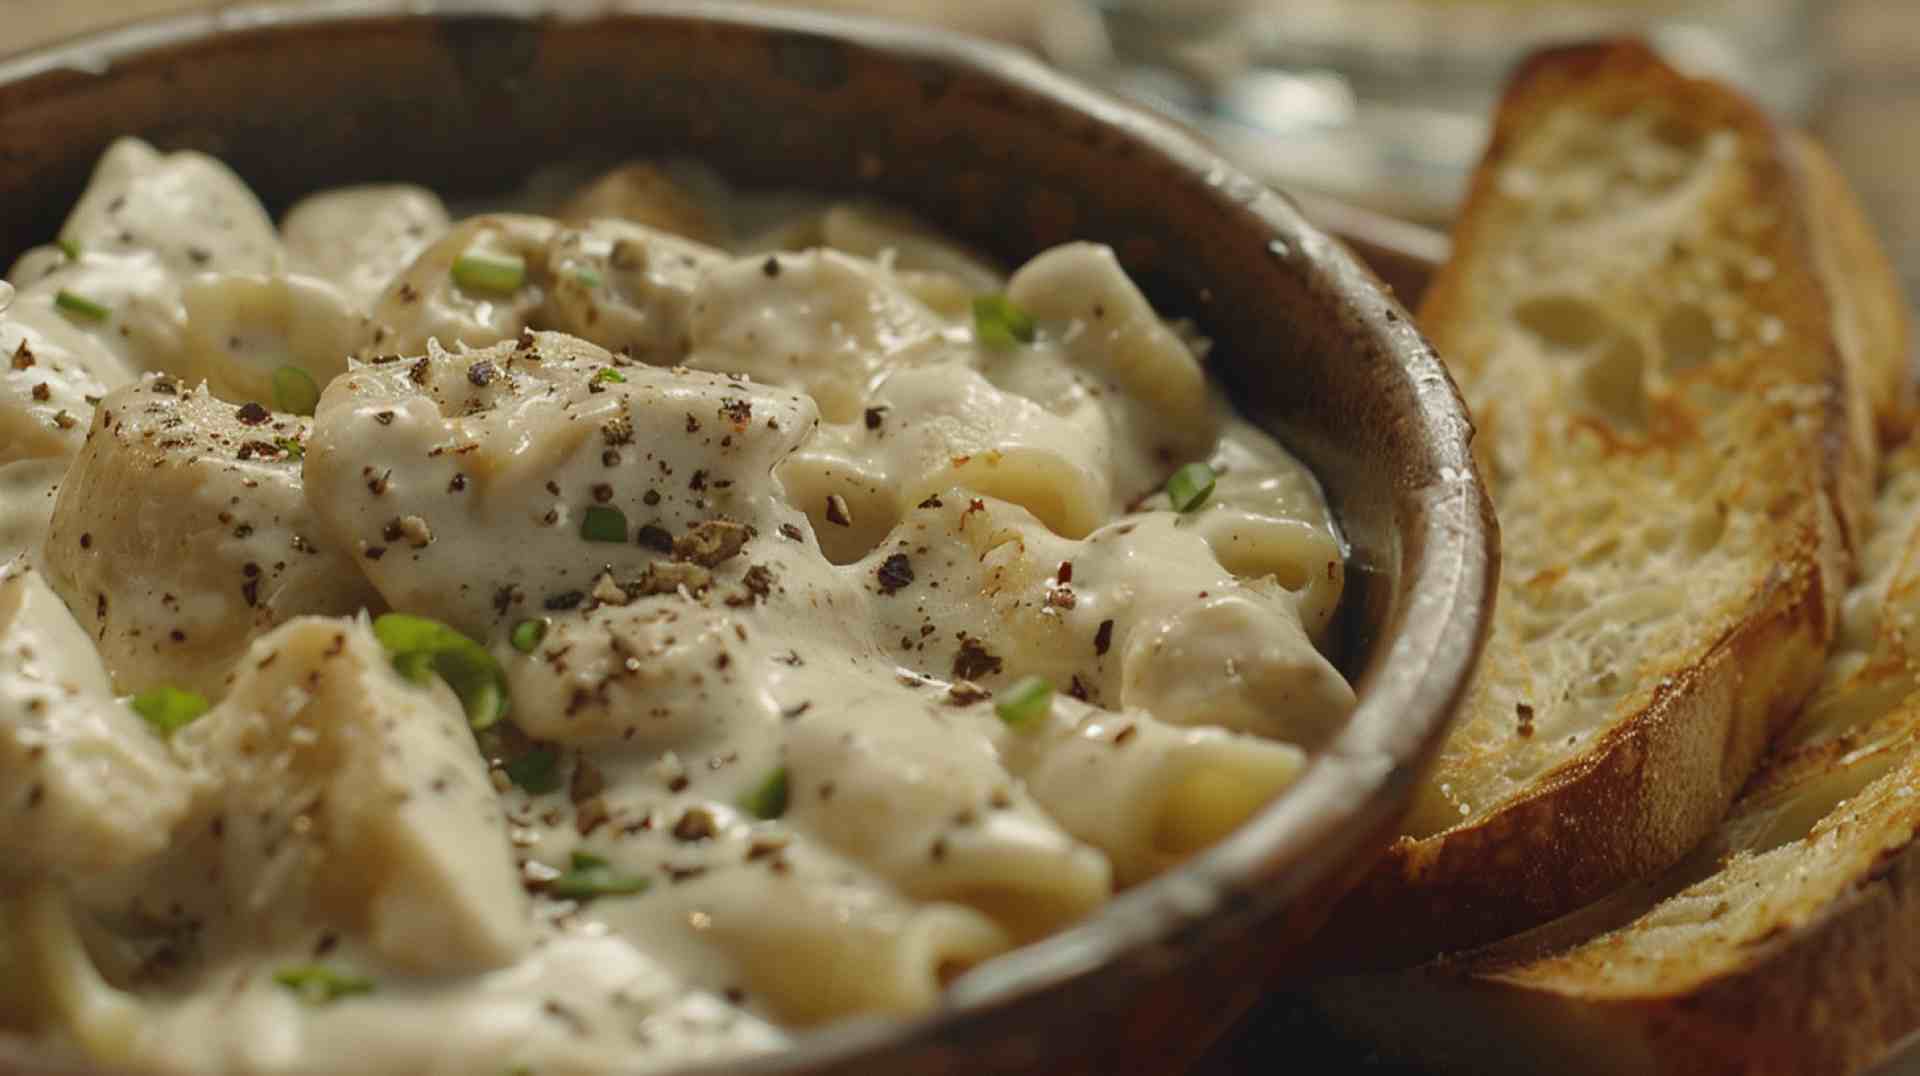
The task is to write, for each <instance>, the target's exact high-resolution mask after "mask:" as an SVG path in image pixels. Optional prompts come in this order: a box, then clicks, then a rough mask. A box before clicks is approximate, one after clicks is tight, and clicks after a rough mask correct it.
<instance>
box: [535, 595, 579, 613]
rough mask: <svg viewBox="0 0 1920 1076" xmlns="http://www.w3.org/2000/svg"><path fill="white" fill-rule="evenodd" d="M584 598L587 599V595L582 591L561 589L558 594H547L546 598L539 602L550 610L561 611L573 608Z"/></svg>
mask: <svg viewBox="0 0 1920 1076" xmlns="http://www.w3.org/2000/svg"><path fill="white" fill-rule="evenodd" d="M586 600H587V595H586V593H585V592H584V591H578V590H567V591H562V592H561V593H559V594H553V595H549V596H548V598H547V600H546V601H544V602H542V603H541V604H542V605H544V606H545V607H546V608H547V609H548V610H549V611H551V612H561V611H563V610H567V609H572V608H575V607H576V606H578V605H579V604H580V603H581V602H583V601H586Z"/></svg>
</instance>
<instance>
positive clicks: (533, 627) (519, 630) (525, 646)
mask: <svg viewBox="0 0 1920 1076" xmlns="http://www.w3.org/2000/svg"><path fill="white" fill-rule="evenodd" d="M546 637H547V622H546V621H544V620H539V619H533V618H529V619H527V620H522V621H521V622H520V623H518V624H515V625H514V626H513V631H512V632H511V633H509V634H508V635H507V641H508V642H510V643H512V644H513V648H514V649H515V650H518V651H520V652H521V653H522V654H531V653H533V648H534V647H536V646H539V645H540V643H541V641H542V640H544V639H546Z"/></svg>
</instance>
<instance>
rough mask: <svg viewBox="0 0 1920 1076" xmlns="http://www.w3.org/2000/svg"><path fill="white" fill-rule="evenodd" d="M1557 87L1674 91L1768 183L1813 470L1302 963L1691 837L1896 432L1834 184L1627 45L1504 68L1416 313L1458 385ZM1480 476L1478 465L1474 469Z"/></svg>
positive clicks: (1878, 332) (1477, 918)
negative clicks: (1715, 605) (1588, 711)
mask: <svg viewBox="0 0 1920 1076" xmlns="http://www.w3.org/2000/svg"><path fill="white" fill-rule="evenodd" d="M1574 99H1578V100H1581V101H1584V102H1586V103H1587V104H1588V105H1589V106H1591V107H1598V108H1601V109H1603V110H1604V109H1616V108H1617V109H1622V110H1624V109H1627V108H1630V107H1632V106H1633V105H1634V104H1635V103H1636V102H1640V101H1647V100H1656V101H1668V102H1672V101H1683V102H1685V108H1686V109H1687V112H1688V115H1689V118H1690V119H1693V120H1697V122H1699V123H1700V124H1702V125H1706V126H1711V127H1718V128H1723V129H1726V130H1731V131H1733V132H1735V133H1736V134H1737V136H1738V138H1739V140H1740V143H1741V150H1740V152H1741V154H1742V166H1743V167H1745V168H1747V169H1749V170H1750V171H1751V173H1752V174H1753V176H1754V177H1755V178H1754V181H1753V184H1752V190H1755V191H1759V192H1770V193H1767V194H1765V198H1766V200H1768V201H1770V202H1772V203H1774V204H1773V206H1771V207H1768V208H1770V209H1782V208H1783V209H1784V215H1785V218H1786V219H1785V220H1784V221H1783V226H1782V227H1780V228H1778V229H1776V230H1775V232H1774V233H1773V239H1774V240H1775V243H1776V245H1775V246H1774V247H1773V248H1772V249H1774V250H1776V251H1778V252H1779V254H1778V256H1777V257H1776V259H1775V260H1776V261H1778V262H1785V263H1786V264H1783V265H1782V266H1781V271H1782V274H1783V275H1787V276H1790V277H1791V279H1792V280H1793V281H1794V283H1792V284H1787V283H1781V282H1779V281H1775V282H1773V283H1771V284H1759V285H1754V287H1756V288H1757V289H1758V290H1759V292H1760V293H1761V294H1762V295H1763V297H1764V300H1765V302H1766V304H1767V309H1769V310H1770V311H1772V313H1773V314H1774V316H1777V317H1779V318H1780V319H1782V320H1783V321H1785V322H1787V323H1789V324H1791V325H1795V326H1799V327H1801V328H1802V329H1803V330H1804V331H1806V332H1807V333H1808V336H1809V339H1813V340H1818V341H1822V342H1824V344H1825V354H1824V355H1823V356H1819V358H1820V360H1821V361H1822V362H1823V363H1824V365H1823V367H1822V369H1823V371H1824V373H1823V374H1822V376H1821V378H1820V381H1821V382H1822V383H1823V384H1824V389H1825V392H1826V396H1825V404H1824V406H1823V408H1822V410H1821V413H1822V414H1823V415H1824V418H1822V419H1821V420H1820V428H1819V430H1818V432H1817V434H1816V435H1815V436H1814V437H1813V438H1812V440H1811V443H1810V449H1809V450H1810V451H1811V452H1814V453H1817V455H1818V467H1817V468H1814V469H1812V470H1814V471H1815V472H1816V473H1814V474H1811V475H1809V476H1807V477H1808V478H1809V480H1810V481H1811V483H1812V484H1811V486H1799V487H1798V490H1797V492H1795V491H1793V490H1791V489H1787V490H1784V491H1783V495H1784V496H1785V497H1787V498H1788V499H1790V500H1791V501H1792V502H1793V503H1791V504H1789V505H1787V506H1786V507H1785V508H1784V509H1783V510H1782V514H1781V515H1780V516H1778V517H1777V521H1778V523H1780V524H1781V525H1782V527H1783V528H1784V532H1785V533H1784V535H1783V538H1782V542H1781V544H1780V545H1777V546H1776V547H1775V548H1776V550H1777V551H1778V552H1777V561H1776V563H1775V564H1774V565H1773V568H1772V570H1771V571H1770V572H1768V573H1766V574H1765V575H1764V577H1762V578H1760V579H1759V580H1758V581H1757V583H1756V585H1754V586H1753V587H1752V588H1751V589H1750V591H1749V596H1748V598H1747V599H1746V601H1745V602H1744V604H1743V605H1741V606H1739V607H1737V608H1736V609H1734V610H1732V611H1731V612H1730V614H1728V615H1726V616H1725V617H1724V618H1723V619H1722V620H1720V621H1718V622H1709V623H1702V624H1701V625H1700V626H1699V627H1700V632H1701V636H1700V637H1699V638H1698V639H1697V640H1695V643H1696V644H1697V646H1695V648H1693V649H1691V650H1690V651H1689V653H1688V654H1687V655H1686V658H1687V660H1686V661H1685V662H1684V663H1683V664H1681V665H1679V666H1678V667H1674V668H1672V669H1671V670H1670V671H1669V673H1668V675H1666V676H1665V677H1663V678H1661V682H1660V683H1658V684H1657V685H1651V686H1652V690H1651V692H1650V693H1649V694H1643V695H1641V696H1634V695H1631V694H1630V695H1628V696H1625V697H1624V699H1623V705H1622V708H1621V709H1620V710H1618V711H1616V712H1615V713H1614V714H1613V717H1612V719H1611V720H1610V721H1609V723H1608V724H1607V725H1606V726H1605V728H1604V731H1603V732H1601V733H1600V735H1598V736H1597V737H1595V738H1594V740H1593V741H1592V742H1591V743H1589V744H1586V745H1584V746H1583V747H1582V749H1581V750H1580V753H1579V754H1578V755H1576V756H1575V757H1572V758H1569V759H1567V760H1565V761H1564V762H1562V763H1560V764H1558V765H1556V766H1554V767H1552V768H1551V769H1550V770H1548V771H1547V772H1545V773H1544V774H1542V775H1540V776H1539V777H1537V778H1534V779H1533V780H1531V781H1530V782H1529V783H1528V785H1527V786H1526V787H1525V788H1524V789H1523V790H1522V791H1521V792H1520V793H1519V794H1516V795H1511V796H1506V797H1504V798H1502V799H1500V800H1499V801H1498V805H1497V806H1496V807H1493V808H1492V809H1490V810H1487V811H1485V812H1484V813H1481V814H1479V815H1477V816H1476V817H1473V818H1470V819H1468V820H1467V821H1465V822H1463V823H1461V824H1458V825H1455V826H1452V827H1450V828H1443V829H1440V830H1438V831H1437V832H1430V833H1416V834H1409V835H1406V836H1402V837H1401V838H1399V839H1398V840H1396V841H1395V842H1394V843H1393V844H1392V845H1391V846H1390V847H1389V848H1388V850H1387V852H1386V853H1385V855H1384V856H1383V857H1382V859H1381V860H1380V862H1379V863H1378V864H1377V865H1376V866H1375V867H1374V869H1373V870H1372V872H1371V873H1370V874H1369V875H1368V876H1367V877H1366V879H1365V880H1364V881H1363V882H1362V883H1361V884H1360V885H1359V886H1358V887H1357V888H1356V890H1355V891H1354V892H1353V893H1352V894H1351V895H1350V896H1349V898H1348V899H1347V900H1346V901H1344V902H1343V903H1342V904H1341V905H1340V907H1339V908H1338V909H1337V911H1336V913H1335V916H1334V919H1333V922H1332V923H1331V924H1330V925H1329V927H1328V929H1327V930H1326V931H1324V932H1323V933H1322V935H1321V936H1320V939H1319V943H1318V945H1317V946H1316V952H1315V956H1316V958H1317V964H1318V965H1319V966H1320V967H1323V968H1325V967H1333V968H1338V969H1344V970H1354V969H1363V968H1382V967H1398V966H1405V965H1407V964H1411V963H1415V962H1418V961H1421V960H1426V959H1429V958H1431V957H1433V956H1435V955H1437V954H1440V953H1445V952H1451V951H1458V950H1462V949H1467V948H1471V947H1475V946H1479V945H1483V944H1485V943H1487V942H1490V941H1493V940H1495V939H1498V938H1501V937H1504V936H1507V935H1511V934H1514V933H1517V932H1519V931H1522V930H1525V929H1528V928H1530V927H1533V926H1536V925H1538V924H1540V923H1543V922H1546V921H1548V920H1550V919H1553V918H1555V917H1558V916H1560V915H1563V914H1565V913H1567V912H1570V911H1572V910H1574V909H1577V908H1579V907H1581V906H1583V905H1585V904H1587V903H1589V902H1591V901H1593V900H1596V899H1598V898H1600V897H1602V896H1604V895H1605V894H1607V893H1609V892H1611V891H1613V890H1615V889H1617V888H1619V887H1621V886H1623V885H1625V884H1628V883H1630V882H1632V881H1634V880H1636V879H1640V878H1645V877H1647V876H1649V875H1653V874H1656V873H1658V872H1660V871H1662V870H1664V869H1666V868H1667V867H1669V866H1670V865H1672V864H1673V863H1674V862H1676V861H1677V860H1678V859H1680V858H1681V856H1683V855H1684V854H1685V853H1686V851H1687V850H1688V849H1689V848H1691V847H1693V846H1694V845H1695V844H1696V843H1698V842H1699V841H1700V840H1701V838H1702V837H1704V836H1705V835H1706V834H1707V833H1708V832H1709V831H1710V830H1711V829H1712V828H1713V827H1714V826H1715V825H1716V824H1717V822H1718V821H1719V819H1720V818H1721V817H1722V816H1723V815H1724V814H1725V812H1726V810H1727V809H1728V807H1729V806H1730V804H1731V803H1732V802H1733V800H1734V797H1735V796H1736V795H1737V794H1738V792H1739V791H1740V789H1741V787H1742V785H1743V784H1744V783H1745V782H1746V780H1747V779H1748V777H1749V776H1750V775H1751V774H1752V773H1753V771H1754V769H1755V767H1756V766H1757V764H1758V763H1759V760H1760V758H1761V755H1762V753H1763V751H1764V748H1765V745H1766V743H1767V741H1768V739H1769V738H1770V736H1771V735H1772V734H1773V733H1775V732H1776V731H1778V730H1779V729H1780V728H1781V727H1783V725H1784V723H1785V722H1786V721H1787V720H1788V719H1789V718H1790V717H1791V715H1792V714H1793V713H1795V712H1796V711H1797V709H1798V707H1799V705H1800V703H1801V702H1802V701H1803V700H1804V699H1805V697H1806V696H1807V694H1808V693H1809V692H1810V691H1811V690H1812V689H1813V687H1814V686H1815V684H1816V683H1817V682H1818V679H1819V675H1820V671H1821V668H1822V664H1823V661H1824V656H1825V653H1826V650H1827V648H1828V644H1829V642H1830V640H1831V639H1832V637H1833V633H1834V630H1835V623H1836V619H1837V615H1838V602H1839V600H1840V597H1841V595H1842V593H1843V592H1844V590H1845V583H1846V580H1847V578H1848V574H1849V572H1850V562H1851V550H1852V548H1853V546H1854V545H1855V540H1856V537H1857V536H1858V535H1859V534H1860V533H1861V529H1862V527H1863V526H1864V523H1863V520H1864V518H1865V515H1866V513H1867V511H1868V507H1869V505H1870V503H1871V494H1872V478H1873V474H1874V468H1875V463H1876V459H1877V436H1876V423H1877V424H1878V425H1880V426H1882V427H1885V428H1897V427H1898V426H1899V425H1901V423H1902V422H1904V421H1905V418H1904V416H1905V415H1906V414H1907V413H1908V411H1909V409H1910V404H1909V392H1910V390H1909V389H1908V387H1907V381H1908V379H1907V378H1906V376H1905V374H1904V371H1905V361H1904V356H1905V348H1906V346H1907V341H1906V328H1905V324H1904V310H1903V308H1902V307H1900V305H1899V300H1898V290H1897V286H1896V285H1895V284H1894V283H1893V277H1892V274H1891V271H1890V269H1889V268H1888V267H1887V265H1886V262H1885V259H1884V257H1882V256H1880V255H1879V252H1878V250H1877V248H1876V247H1875V245H1874V243H1873V240H1872V236H1871V233H1870V232H1868V231H1867V230H1866V226H1865V224H1864V221H1863V219H1862V218H1861V217H1860V215H1859V211H1858V209H1857V207H1855V206H1854V204H1853V202H1852V198H1851V195H1850V193H1849V192H1848V191H1847V189H1846V187H1845V184H1844V181H1842V180H1841V179H1840V178H1839V176H1838V174H1837V173H1835V172H1834V171H1833V170H1832V167H1831V165H1830V163H1828V162H1826V161H1825V158H1824V155H1822V154H1820V153H1819V151H1818V150H1817V148H1808V147H1810V146H1811V144H1810V143H1807V142H1805V141H1804V140H1801V139H1799V138H1798V136H1796V135H1794V134H1792V133H1791V132H1788V131H1785V130H1783V129H1782V128H1780V127H1779V126H1777V125H1775V124H1774V123H1773V122H1771V121H1770V120H1769V119H1768V118H1767V117H1766V116H1765V115H1764V114H1763V113H1762V112H1761V111H1760V110H1759V109H1758V108H1757V107H1755V106H1753V105H1751V104H1749V103H1747V102H1746V101H1744V100H1743V99H1741V98H1739V97H1738V96H1736V95H1734V94H1732V93H1731V92H1730V91H1727V90H1725V89H1722V88H1720V87H1717V86H1713V85H1711V84H1708V83H1703V82H1699V81H1695V80H1692V79H1688V78H1685V77H1683V76H1681V75H1679V74H1677V73H1676V72H1674V71H1672V70H1671V69H1670V68H1668V67H1666V66H1665V65H1664V64H1663V63H1662V62H1661V61H1660V60H1658V59H1657V58H1656V57H1655V56H1654V55H1653V53H1652V52H1651V51H1650V50H1649V49H1648V48H1646V46H1644V45H1642V44H1640V43H1637V42H1613V43H1603V44H1598V45H1588V46H1574V47H1569V48H1563V49H1557V50H1551V51H1548V52H1545V53H1543V54H1540V55H1538V56H1536V57H1534V58H1533V59H1532V60H1530V61H1529V62H1528V63H1526V64H1525V65H1524V66H1523V67H1522V68H1521V70H1520V71H1519V72H1518V74H1517V75H1516V77H1515V79H1514V82H1513V84H1512V86H1511V87H1510V89H1509V91H1508V94H1507V96H1506V98H1505V99H1504V101H1503V103H1502V105H1501V108H1500V112H1499V115H1498V117H1497V119H1496V123H1495V128H1494V134H1493V138H1492V140H1491V142H1490V145H1489V147H1488V150H1487V153H1486V156H1485V157H1484V159H1483V161H1482V164H1481V167H1480V168H1479V169H1478V171H1477V172H1476V175H1475V178H1474V181H1473V183H1472V186H1471V190H1470V193H1469V196H1468V201H1467V204H1466V208H1465V210H1464V211H1463V215H1462V221H1463V227H1462V229H1461V231H1460V232H1459V233H1458V234H1457V235H1456V239H1455V250H1454V257H1453V259H1452V260H1451V261H1450V262H1449V263H1448V265H1447V267H1446V268H1445V269H1443V271H1442V272H1441V274H1440V276H1439V277H1438V279H1437V280H1436V281H1435V283H1434V286H1433V288H1432V290H1431V291H1430V292H1429V293H1428V296H1427V300H1426V302H1425V303H1424V304H1423V306H1422V309H1421V314H1420V320H1421V322H1422V324H1423V326H1424V327H1425V328H1426V329H1427V330H1428V332H1429V333H1430V334H1431V335H1432V336H1433V338H1434V339H1435V342H1436V344H1437V345H1438V346H1439V347H1440V350H1441V352H1442V354H1443V356H1446V357H1447V358H1448V360H1449V363H1450V365H1453V366H1454V369H1455V373H1456V377H1457V378H1459V379H1460V380H1461V381H1463V382H1465V383H1468V384H1470V383H1471V382H1472V379H1473V375H1474V374H1475V373H1476V372H1477V370H1476V369H1475V364H1476V363H1478V362H1479V361H1480V359H1479V357H1478V356H1476V355H1473V354H1470V353H1468V352H1470V351H1471V349H1468V348H1461V347H1457V345H1458V343H1459V340H1460V339H1462V338H1464V337H1466V336H1468V335H1471V334H1470V333H1467V332H1466V331H1465V327H1467V326H1470V324H1471V322H1472V320H1473V319H1474V318H1475V317H1477V316H1479V314H1478V311H1479V310H1480V309H1481V308H1482V305H1483V303H1484V299H1483V298H1482V296H1481V295H1480V294H1479V292H1478V291H1477V290H1476V289H1484V288H1486V287H1487V286H1488V285H1487V284H1486V281H1485V280H1484V279H1483V278H1478V277H1477V274H1479V272H1480V270H1481V268H1482V267H1481V266H1480V264H1479V262H1480V261H1481V257H1482V256H1481V253H1480V251H1481V247H1482V245H1483V243H1484V242H1486V239H1487V237H1486V235H1485V234H1484V230H1485V229H1487V228H1492V227H1495V226H1496V225H1494V224H1489V223H1485V218H1490V217H1491V215H1492V214H1493V212H1494V209H1495V207H1497V206H1498V204H1499V203H1500V201H1501V199H1502V198H1504V197H1505V192H1503V191H1502V190H1501V187H1500V184H1501V178H1500V173H1501V166H1502V165H1503V164H1504V163H1505V162H1506V161H1507V159H1508V158H1509V157H1510V156H1512V155H1513V154H1514V152H1515V149H1516V146H1517V145H1518V144H1519V143H1520V142H1521V141H1522V140H1524V139H1525V138H1526V137H1528V135H1529V133H1530V132H1531V131H1532V130H1533V129H1534V128H1535V126H1536V125H1538V124H1540V123H1541V122H1543V118H1544V117H1546V116H1549V115H1550V114H1551V113H1553V112H1554V111H1555V110H1556V109H1559V108H1562V107H1563V106H1564V104H1565V103H1566V102H1567V101H1569V100H1574ZM1595 102H1598V105H1595ZM1808 270H1812V271H1811V272H1809V271H1808ZM1810 278H1812V279H1813V280H1814V283H1813V284H1812V285H1809V284H1807V283H1806V282H1807V281H1808V280H1809V279H1810ZM1836 295H1842V296H1845V299H1844V300H1841V301H1836V300H1835V299H1834V298H1833V297H1834V296H1836ZM1841 322H1844V323H1845V324H1844V325H1842V324H1841ZM1469 395H1471V394H1469ZM1476 419H1477V420H1479V421H1480V422H1481V424H1482V444H1483V445H1484V444H1486V443H1487V442H1488V440H1489V434H1490V433H1492V434H1493V436H1498V433H1497V431H1490V430H1489V429H1488V427H1489V426H1497V425H1498V423H1499V421H1500V416H1498V415H1476ZM1657 433H1658V431H1656V435H1657ZM1682 436H1684V431H1683V433H1682ZM1496 470H1497V468H1494V467H1492V466H1487V465H1483V472H1485V473H1489V474H1493V473H1494V472H1495V471H1496ZM1520 480H1521V481H1524V480H1525V476H1524V475H1522V476H1520ZM1784 485H1786V486H1791V485H1792V483H1791V482H1788V483H1785V484H1784ZM1499 499H1500V498H1499V497H1498V491H1497V490H1496V500H1497V501H1498V500H1499ZM1503 522H1504V521H1503ZM1511 563H1512V560H1511V559H1510V560H1509V564H1511ZM1513 584H1514V581H1513V580H1511V579H1509V581H1508V583H1507V584H1503V590H1507V589H1509V588H1510V587H1511V586H1512V585H1513ZM1703 619H1705V618H1703ZM1519 645H1520V644H1519V643H1518V642H1517V641H1514V640H1508V641H1507V642H1506V646H1507V647H1509V648H1517V647H1519ZM1500 647H1501V640H1500V638H1499V632H1498V630H1496V636H1495V640H1494V641H1493V642H1492V643H1490V644H1489V647H1488V658H1487V659H1486V660H1487V661H1488V662H1489V663H1493V662H1498V661H1500V660H1501V657H1500ZM1515 660H1525V659H1524V658H1518V659H1515ZM1476 697H1477V696H1476ZM1481 701H1483V702H1484V699H1483V700H1481ZM1472 705H1473V703H1472V702H1470V703H1469V706H1472ZM1465 716H1466V718H1467V720H1472V718H1473V715H1472V714H1467V715H1465ZM1445 776H1446V774H1445V771H1442V772H1441V773H1440V774H1439V775H1437V776H1435V777H1431V778H1429V780H1434V781H1438V780H1444V779H1445ZM1442 787H1444V786H1442Z"/></svg>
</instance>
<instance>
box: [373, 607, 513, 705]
mask: <svg viewBox="0 0 1920 1076" xmlns="http://www.w3.org/2000/svg"><path fill="white" fill-rule="evenodd" d="M373 635H374V638H376V639H379V640H380V645H381V646H384V647H386V648H387V651H388V652H389V653H391V654H392V655H393V667H394V669H395V670H397V671H398V672H399V673H400V675H401V676H404V677H406V678H407V679H408V680H411V681H413V682H414V683H416V684H420V683H425V682H426V681H427V678H428V676H430V675H431V674H433V673H439V674H440V678H441V679H442V680H445V681H446V682H447V686H448V687H451V688H452V689H453V693H454V694H456V695H458V696H460V703H461V705H462V706H464V707H465V708H466V711H467V723H468V724H470V725H472V726H473V727H474V728H476V729H484V728H486V727H488V726H490V725H492V724H493V723H494V722H495V721H498V720H500V716H501V715H502V714H504V713H506V712H507V674H506V672H505V671H504V670H502V669H501V668H500V663H499V662H498V661H495V660H494V657H493V655H492V654H489V653H487V649H486V647H483V646H481V645H480V644H479V643H476V642H474V641H473V640H472V639H469V638H467V637H466V636H464V635H462V634H460V633H459V632H457V631H455V630H453V629H452V628H450V627H447V626H446V625H445V624H442V623H440V622H439V621H437V620H429V619H427V618H426V617H423V616H411V615H409V614H406V613H384V614H382V615H381V616H380V617H379V618H378V619H376V620H374V622H373Z"/></svg>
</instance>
